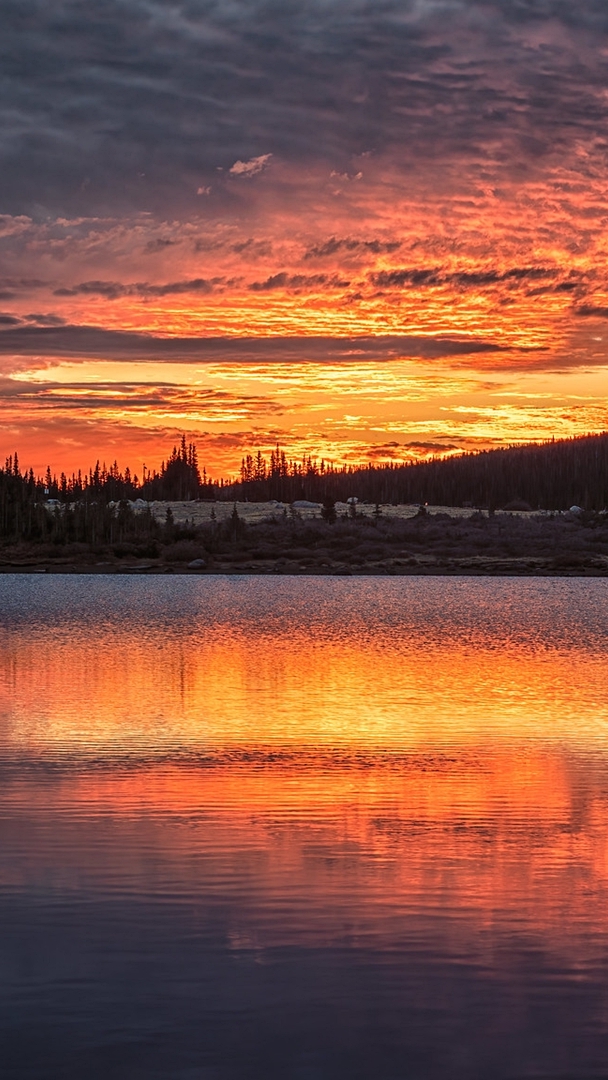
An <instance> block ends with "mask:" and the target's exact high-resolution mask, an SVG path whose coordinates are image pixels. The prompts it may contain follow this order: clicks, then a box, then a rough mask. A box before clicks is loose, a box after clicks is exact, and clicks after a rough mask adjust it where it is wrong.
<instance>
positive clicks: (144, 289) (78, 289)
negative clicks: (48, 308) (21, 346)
mask: <svg viewBox="0 0 608 1080" xmlns="http://www.w3.org/2000/svg"><path fill="white" fill-rule="evenodd" d="M214 283H215V282H211V281H207V280H206V279H205V278H194V279H193V280H192V281H171V282H169V283H168V284H166V285H151V284H150V283H149V282H147V281H136V282H134V283H133V284H131V285H123V284H122V283H121V282H120V281H82V282H80V284H79V285H73V286H72V287H71V288H67V287H63V288H60V289H55V290H54V296H103V297H105V299H106V300H119V299H120V298H121V297H123V296H174V295H179V294H180V293H210V292H211V291H212V290H213V284H214Z"/></svg>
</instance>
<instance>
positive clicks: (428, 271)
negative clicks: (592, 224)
mask: <svg viewBox="0 0 608 1080" xmlns="http://www.w3.org/2000/svg"><path fill="white" fill-rule="evenodd" d="M557 273H558V271H557V270H555V269H552V268H549V267H543V266H515V267H512V268H511V269H510V270H483V271H458V272H456V273H447V274H446V273H444V272H443V271H442V269H441V267H438V266H434V267H431V268H418V269H415V270H407V269H398V270H380V271H379V272H378V273H376V274H370V281H371V282H372V283H373V284H374V285H376V286H377V287H378V288H380V289H398V288H404V287H405V286H406V285H411V286H413V287H416V288H421V287H424V286H425V285H428V286H436V285H456V286H457V287H460V288H463V289H473V288H480V287H481V288H483V287H484V286H485V285H498V284H500V283H505V282H506V283H519V282H523V281H538V280H542V279H543V278H554V277H555V276H556V274H557ZM574 287H576V286H575V285H570V284H569V285H568V288H574Z"/></svg>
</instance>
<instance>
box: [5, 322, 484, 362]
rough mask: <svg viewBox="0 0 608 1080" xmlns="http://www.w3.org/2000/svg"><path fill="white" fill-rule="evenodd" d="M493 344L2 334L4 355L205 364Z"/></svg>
mask: <svg viewBox="0 0 608 1080" xmlns="http://www.w3.org/2000/svg"><path fill="white" fill-rule="evenodd" d="M501 351H502V350H501V347H500V346H499V345H496V344H495V343H493V342H491V341H459V340H454V339H449V338H428V337H415V336H411V337H408V336H405V335H404V336H401V337H397V336H391V337H389V336H387V337H360V338H330V337H271V338H192V337H182V338H178V337H172V338H166V337H155V336H153V335H152V334H139V333H135V332H129V331H121V330H104V329H101V328H99V327H94V326H62V327H55V326H48V327H40V326H15V325H13V324H12V323H11V324H10V327H9V326H7V329H5V330H0V355H12V356H44V357H47V358H51V357H76V358H78V359H86V358H90V359H103V360H106V359H111V360H126V361H129V360H135V361H138V360H144V361H145V360H153V361H154V360H156V361H168V362H171V361H175V362H180V361H181V362H186V363H188V362H192V363H201V362H205V361H209V362H218V363H219V362H226V363H228V362H243V363H302V362H313V363H314V362H318V363H323V362H332V361H333V362H346V363H348V362H360V361H365V360H380V361H384V360H394V359H396V358H399V357H401V356H416V357H449V356H468V355H479V354H483V353H496V352H501Z"/></svg>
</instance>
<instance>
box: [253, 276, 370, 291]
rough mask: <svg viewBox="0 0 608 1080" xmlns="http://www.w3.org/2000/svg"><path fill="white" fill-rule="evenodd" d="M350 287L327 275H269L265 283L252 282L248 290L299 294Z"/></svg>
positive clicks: (342, 281) (346, 283)
mask: <svg viewBox="0 0 608 1080" xmlns="http://www.w3.org/2000/svg"><path fill="white" fill-rule="evenodd" d="M349 285H350V281H344V280H341V279H340V278H337V277H328V276H327V274H309V275H306V274H286V273H285V272H281V273H279V274H271V276H270V277H268V278H266V280H265V281H252V282H251V284H250V285H249V288H250V289H251V290H252V292H271V291H272V290H273V289H286V290H289V291H294V292H299V291H301V290H318V289H321V288H324V289H343V288H347V287H348V286H349Z"/></svg>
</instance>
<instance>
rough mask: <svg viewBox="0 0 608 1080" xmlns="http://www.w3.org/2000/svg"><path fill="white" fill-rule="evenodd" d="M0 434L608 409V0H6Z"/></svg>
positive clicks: (413, 451) (28, 460)
mask: <svg viewBox="0 0 608 1080" xmlns="http://www.w3.org/2000/svg"><path fill="white" fill-rule="evenodd" d="M0 54H1V60H0V70H1V72H2V94H1V95H0V116H1V121H0V410H1V413H0V416H1V424H0V432H1V445H0V455H2V456H5V455H6V454H9V453H12V452H13V451H14V450H15V449H17V450H18V451H19V456H20V460H21V463H22V465H25V466H28V467H29V466H30V465H32V466H33V467H34V469H35V470H36V471H37V472H41V471H42V470H43V469H44V468H45V467H46V465H47V463H48V464H50V465H51V467H52V468H53V469H54V470H57V471H60V470H66V471H69V472H71V471H72V469H76V468H79V467H81V468H87V467H88V466H89V465H90V464H92V463H94V461H95V459H96V458H99V459H101V460H105V461H106V462H107V463H108V464H110V463H111V462H112V461H113V460H114V459H115V458H116V459H118V463H119V465H120V466H122V467H124V466H125V465H127V464H129V465H130V466H131V468H132V469H134V470H135V471H137V472H140V473H141V468H142V464H143V463H145V464H146V465H147V466H148V467H149V468H150V467H154V466H156V465H158V464H159V463H160V460H161V458H163V457H165V456H166V454H167V451H168V450H170V448H171V446H172V445H173V443H174V442H175V441H176V439H177V438H178V437H179V436H180V435H181V433H182V432H185V433H186V435H187V437H188V438H189V439H193V440H194V441H196V442H197V444H198V447H199V458H200V460H201V463H204V464H205V465H206V467H207V470H208V472H210V473H211V474H212V475H213V476H215V477H217V476H220V475H223V476H229V475H233V474H235V473H236V472H237V471H238V467H239V464H240V460H241V457H242V455H243V454H244V453H246V452H253V451H256V450H258V449H261V450H262V451H264V452H268V451H269V449H270V448H271V447H272V446H273V445H274V444H275V443H276V442H279V443H280V444H281V445H282V446H283V448H284V449H285V450H286V452H287V454H288V455H289V456H292V457H300V456H302V454H304V453H306V454H309V453H310V454H312V455H313V456H318V457H324V458H325V459H326V460H331V461H333V462H335V463H341V462H350V463H359V462H366V461H390V460H395V461H401V460H410V459H412V458H418V457H424V456H427V455H429V454H433V453H434V454H437V453H454V452H456V451H460V450H468V449H476V448H481V447H492V446H501V445H505V444H509V443H512V442H515V441H527V440H530V439H546V438H551V437H552V436H555V437H563V436H568V435H574V434H583V433H586V432H591V431H601V430H604V429H606V428H608V403H607V390H608V279H607V263H608V232H607V229H606V226H607V222H608V6H607V5H606V2H605V0H579V2H578V3H576V4H573V3H572V2H571V0H569V2H566V0H495V2H483V0H367V2H363V0H289V2H288V0H3V3H2V34H1V36H0Z"/></svg>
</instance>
